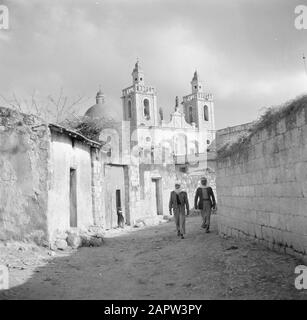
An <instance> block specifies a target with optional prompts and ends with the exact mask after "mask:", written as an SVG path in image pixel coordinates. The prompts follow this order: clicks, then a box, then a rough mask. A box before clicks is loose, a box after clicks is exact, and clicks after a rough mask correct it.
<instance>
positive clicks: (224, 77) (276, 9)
mask: <svg viewBox="0 0 307 320" xmlns="http://www.w3.org/2000/svg"><path fill="white" fill-rule="evenodd" d="M304 2H306V0H305V1H304V0H232V1H229V0H224V1H221V0H96V1H95V0H93V1H92V0H83V1H81V0H73V1H72V0H61V1H59V0H52V1H51V0H0V4H3V5H6V6H7V7H8V8H9V18H10V25H9V30H0V94H1V95H2V96H5V97H10V96H12V95H13V94H15V95H16V96H18V97H20V98H21V99H27V98H28V97H30V96H31V94H32V92H33V91H34V90H35V92H36V94H37V95H38V96H39V97H41V98H42V99H43V98H44V97H46V96H48V95H49V94H52V95H54V96H56V95H57V94H58V93H59V91H60V90H61V88H63V90H64V92H65V94H66V95H67V96H69V97H71V98H74V97H78V96H84V97H87V98H88V99H87V100H86V101H85V102H84V105H82V108H81V110H80V112H84V111H85V110H86V109H87V108H88V107H90V106H91V105H92V104H94V103H95V95H96V92H97V91H98V89H99V86H101V88H102V90H103V92H104V93H105V99H106V105H107V106H108V107H109V108H112V110H115V111H116V113H117V114H118V115H120V114H121V109H122V106H121V99H120V97H121V91H122V89H124V88H126V87H128V86H130V85H131V84H132V78H131V72H132V69H133V67H134V64H135V62H136V59H137V58H138V59H139V61H140V64H141V66H142V69H143V70H144V72H145V82H146V84H148V85H153V86H155V87H156V89H157V92H158V107H162V108H163V109H164V115H165V117H166V118H167V115H168V114H170V112H172V111H173V110H174V104H175V97H176V96H179V97H180V98H181V97H182V96H184V95H187V94H189V93H190V92H191V88H190V81H191V79H192V76H193V73H194V70H195V69H197V71H198V73H199V75H200V78H201V80H202V81H203V83H204V88H205V89H204V90H205V91H206V92H210V93H212V94H213V95H214V102H215V121H216V128H217V129H220V128H224V127H228V126H233V125H237V124H242V123H246V122H249V121H253V120H255V119H257V117H259V115H260V114H261V113H263V111H264V109H265V108H267V107H270V106H276V105H279V104H281V103H283V102H285V101H287V100H290V99H293V98H295V97H296V96H298V95H301V94H303V93H306V91H307V75H306V73H305V71H304V66H303V59H302V53H303V52H305V54H306V55H307V30H304V29H303V30H297V29H296V28H295V26H294V20H295V17H296V14H295V12H294V9H295V7H296V6H297V5H301V4H305V5H307V3H304Z"/></svg>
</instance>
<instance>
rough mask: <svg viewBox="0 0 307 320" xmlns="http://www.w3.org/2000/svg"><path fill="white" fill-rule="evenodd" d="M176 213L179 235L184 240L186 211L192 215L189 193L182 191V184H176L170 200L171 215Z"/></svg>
mask: <svg viewBox="0 0 307 320" xmlns="http://www.w3.org/2000/svg"><path fill="white" fill-rule="evenodd" d="M172 209H173V212H174V218H175V223H176V229H177V235H178V237H181V239H184V234H185V210H186V211H187V215H189V214H190V209H189V200H188V195H187V193H186V192H185V191H184V190H182V188H181V184H180V182H176V183H175V189H174V190H173V191H172V192H171V195H170V199H169V213H170V214H172Z"/></svg>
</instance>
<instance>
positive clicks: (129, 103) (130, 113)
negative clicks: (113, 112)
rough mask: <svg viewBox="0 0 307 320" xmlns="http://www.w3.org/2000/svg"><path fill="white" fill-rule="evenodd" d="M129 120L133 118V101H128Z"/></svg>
mask: <svg viewBox="0 0 307 320" xmlns="http://www.w3.org/2000/svg"><path fill="white" fill-rule="evenodd" d="M128 118H129V119H131V118H132V110H131V101H130V100H129V101H128Z"/></svg>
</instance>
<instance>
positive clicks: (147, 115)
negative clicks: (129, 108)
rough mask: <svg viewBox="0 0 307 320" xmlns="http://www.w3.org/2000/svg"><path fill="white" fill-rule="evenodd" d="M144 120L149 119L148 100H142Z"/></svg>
mask: <svg viewBox="0 0 307 320" xmlns="http://www.w3.org/2000/svg"><path fill="white" fill-rule="evenodd" d="M144 118H145V119H147V120H149V119H150V111H149V100H148V99H144Z"/></svg>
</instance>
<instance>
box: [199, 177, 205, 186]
mask: <svg viewBox="0 0 307 320" xmlns="http://www.w3.org/2000/svg"><path fill="white" fill-rule="evenodd" d="M200 183H201V184H202V185H203V186H206V185H207V178H206V177H202V178H201V180H200Z"/></svg>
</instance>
